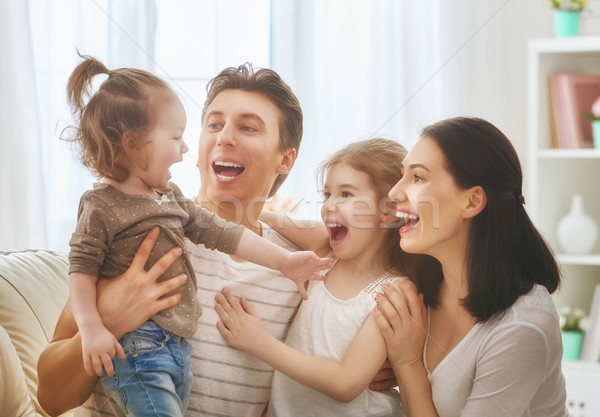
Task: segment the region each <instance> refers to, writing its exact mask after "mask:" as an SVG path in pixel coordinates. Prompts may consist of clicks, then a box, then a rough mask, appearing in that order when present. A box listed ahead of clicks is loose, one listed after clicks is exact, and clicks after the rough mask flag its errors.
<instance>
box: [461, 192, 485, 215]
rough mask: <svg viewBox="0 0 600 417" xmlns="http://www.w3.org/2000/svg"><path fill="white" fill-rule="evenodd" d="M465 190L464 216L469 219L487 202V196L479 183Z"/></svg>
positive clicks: (479, 211)
mask: <svg viewBox="0 0 600 417" xmlns="http://www.w3.org/2000/svg"><path fill="white" fill-rule="evenodd" d="M465 192H466V197H467V204H466V206H465V211H464V216H463V217H464V218H466V219H470V218H473V217H475V216H477V215H478V214H479V213H481V210H483V209H484V208H485V206H486V204H487V196H486V195H485V191H484V189H483V188H482V187H481V186H480V185H476V186H475V187H471V188H469V189H468V190H466V191H465Z"/></svg>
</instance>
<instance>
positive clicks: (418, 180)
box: [413, 175, 423, 182]
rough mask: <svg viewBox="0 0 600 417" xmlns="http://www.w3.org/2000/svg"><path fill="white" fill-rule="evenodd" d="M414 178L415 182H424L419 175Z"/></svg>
mask: <svg viewBox="0 0 600 417" xmlns="http://www.w3.org/2000/svg"><path fill="white" fill-rule="evenodd" d="M413 178H414V180H415V182H422V181H423V178H422V177H419V176H418V175H413Z"/></svg>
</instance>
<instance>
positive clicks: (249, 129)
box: [242, 126, 256, 132]
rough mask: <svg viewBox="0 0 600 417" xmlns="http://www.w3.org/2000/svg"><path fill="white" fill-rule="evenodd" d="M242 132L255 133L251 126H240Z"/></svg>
mask: <svg viewBox="0 0 600 417" xmlns="http://www.w3.org/2000/svg"><path fill="white" fill-rule="evenodd" d="M242 130H243V131H245V132H256V129H255V128H253V127H251V126H242Z"/></svg>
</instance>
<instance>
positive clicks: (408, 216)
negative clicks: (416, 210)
mask: <svg viewBox="0 0 600 417" xmlns="http://www.w3.org/2000/svg"><path fill="white" fill-rule="evenodd" d="M396 217H398V218H401V219H405V220H417V219H418V217H417V215H416V214H410V213H405V212H403V211H397V212H396Z"/></svg>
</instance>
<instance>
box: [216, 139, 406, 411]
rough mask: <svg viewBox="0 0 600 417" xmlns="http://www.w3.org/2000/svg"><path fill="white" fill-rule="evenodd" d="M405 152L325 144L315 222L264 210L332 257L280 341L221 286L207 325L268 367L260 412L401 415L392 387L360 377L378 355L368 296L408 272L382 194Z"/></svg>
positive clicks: (301, 242)
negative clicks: (269, 378) (331, 150)
mask: <svg viewBox="0 0 600 417" xmlns="http://www.w3.org/2000/svg"><path fill="white" fill-rule="evenodd" d="M405 155H406V150H405V149H404V148H403V147H402V146H401V145H400V144H398V143H397V142H394V141H391V140H385V139H370V140H365V141H361V142H357V143H353V144H351V145H349V146H347V147H345V148H344V149H342V150H340V151H338V152H336V153H335V154H333V155H332V156H331V157H330V158H329V159H328V160H327V161H326V162H325V163H324V165H323V167H322V170H321V179H323V177H324V176H326V179H325V183H324V188H323V197H324V203H323V208H322V211H321V216H322V219H323V223H324V227H322V226H321V227H318V228H314V227H312V228H311V227H309V226H308V225H307V224H303V225H301V226H303V227H293V226H294V225H293V223H294V221H292V220H290V219H287V220H286V219H282V218H279V217H278V218H275V217H273V216H270V215H267V216H265V220H266V221H267V222H269V223H271V225H272V226H274V227H275V228H276V229H277V230H278V231H279V232H280V233H282V234H283V235H284V236H286V237H287V238H289V239H291V240H292V241H293V242H294V243H295V244H297V245H298V246H300V247H301V248H315V249H316V251H317V253H320V252H321V253H322V252H323V251H325V252H331V254H332V257H333V259H334V261H333V262H334V263H333V267H332V268H331V269H330V270H329V271H328V272H327V274H326V278H325V281H324V282H314V283H310V284H309V286H308V294H309V300H308V301H303V302H302V303H301V305H300V308H299V310H298V313H297V315H296V318H295V319H294V321H293V323H292V325H291V328H290V330H289V333H288V335H287V338H286V341H285V344H284V343H283V342H281V341H279V340H277V339H275V338H274V337H272V336H270V335H269V334H268V333H267V332H266V331H265V329H264V327H263V326H262V322H261V321H260V319H259V317H258V316H257V315H256V314H255V312H254V308H253V306H252V304H250V303H249V302H247V301H246V300H245V299H243V298H242V300H241V304H240V303H238V302H237V301H236V299H235V298H233V297H232V295H231V293H230V292H229V291H228V290H227V289H224V290H223V295H218V296H217V302H218V304H217V312H218V313H219V316H220V318H221V320H222V322H219V323H218V325H217V326H218V328H219V330H220V332H221V334H222V335H223V337H224V338H225V340H226V341H227V342H228V343H230V344H232V345H233V346H235V347H238V348H240V349H242V350H244V351H247V352H250V353H252V354H254V355H256V356H257V357H259V358H260V359H262V360H263V361H265V362H266V363H267V364H269V365H270V366H272V367H273V368H275V370H276V372H275V376H274V378H273V387H272V391H271V399H270V401H269V406H268V411H267V415H268V416H285V417H288V416H293V415H299V416H300V415H356V416H392V415H393V416H398V415H403V411H402V407H401V404H400V398H399V395H398V392H397V391H393V390H388V391H380V392H375V391H371V390H369V389H367V387H368V385H369V383H370V382H371V381H372V380H373V377H374V376H375V374H376V373H377V372H378V371H379V369H381V367H382V365H383V363H384V361H385V359H386V349H385V343H384V339H383V337H382V335H381V333H380V332H379V329H378V328H377V324H376V322H375V320H374V318H373V314H372V311H373V308H374V307H375V305H376V302H375V296H376V294H377V293H378V292H380V291H381V288H382V286H384V285H389V284H391V283H393V282H394V281H396V280H398V279H404V278H401V277H402V276H403V275H405V274H406V273H407V272H408V271H407V266H408V259H407V255H406V254H405V253H404V252H402V250H401V249H400V248H399V246H398V240H399V235H398V231H397V228H398V226H399V225H398V223H395V222H396V220H397V219H395V218H394V217H395V216H394V212H393V210H392V208H393V205H391V204H390V203H389V202H388V201H387V200H386V196H387V193H388V192H389V190H390V189H391V188H392V186H393V185H394V184H395V183H396V182H397V181H398V180H399V179H400V178H401V173H400V161H402V159H403V158H404V156H405ZM321 182H322V181H321ZM296 226H298V225H296ZM325 230H326V232H327V234H326V236H325V238H326V239H327V238H328V244H327V245H325V247H323V245H322V243H323V242H324V239H323V232H324V231H325ZM325 242H326V241H325ZM319 247H321V248H319Z"/></svg>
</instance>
